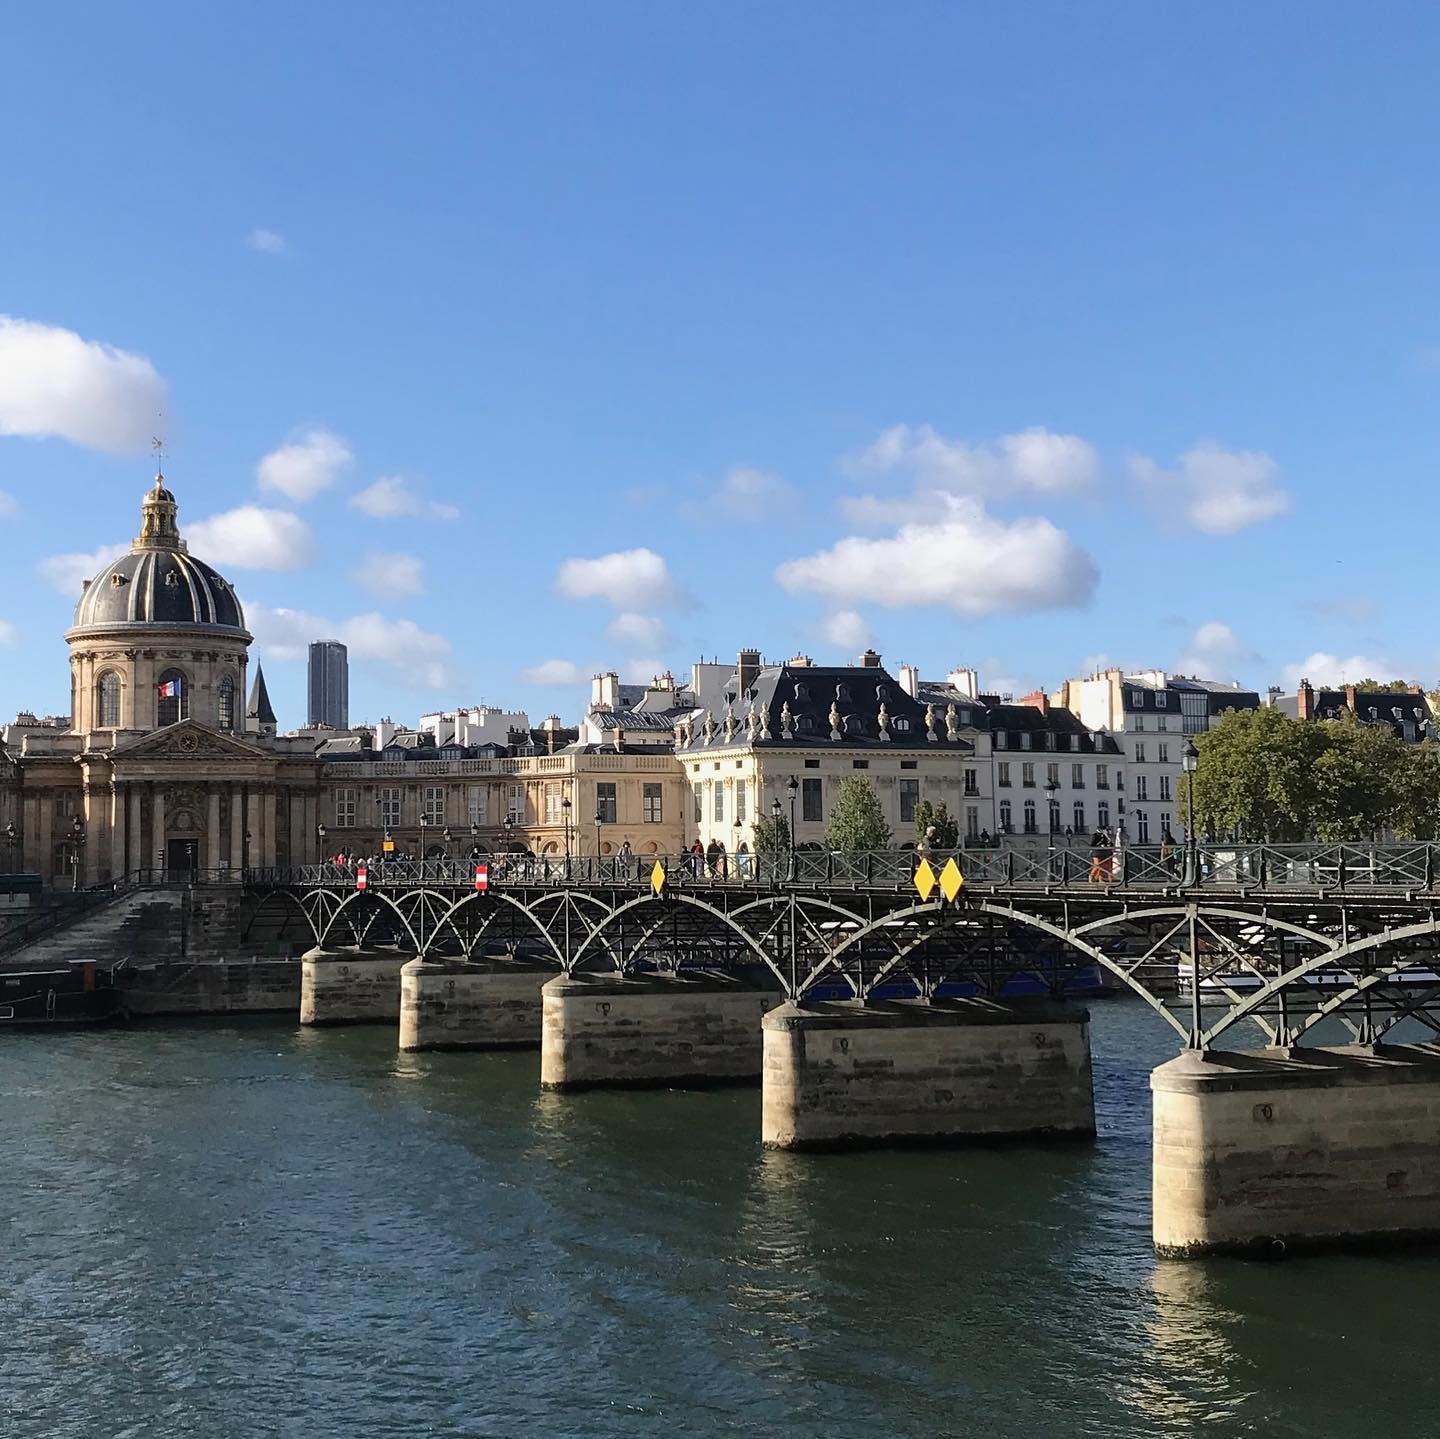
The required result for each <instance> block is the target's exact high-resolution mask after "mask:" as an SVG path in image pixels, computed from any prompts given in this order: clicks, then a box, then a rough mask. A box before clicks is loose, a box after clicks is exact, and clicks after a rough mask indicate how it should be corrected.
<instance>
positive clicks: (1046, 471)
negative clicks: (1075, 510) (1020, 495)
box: [849, 425, 1099, 497]
mask: <svg viewBox="0 0 1440 1439" xmlns="http://www.w3.org/2000/svg"><path fill="white" fill-rule="evenodd" d="M849 468H850V469H852V470H853V471H855V472H857V473H878V474H888V473H890V472H892V471H895V470H905V471H908V472H910V473H911V474H913V475H914V477H915V482H916V487H917V489H920V490H944V491H947V492H949V493H951V494H956V495H974V496H979V497H984V496H987V495H988V496H1001V497H1003V496H1007V495H1010V494H1013V493H1014V492H1016V491H1022V492H1028V493H1032V494H1042V495H1060V494H1072V493H1074V492H1075V491H1077V490H1084V489H1087V488H1088V487H1089V486H1090V485H1091V484H1093V483H1094V480H1095V476H1096V473H1097V472H1098V470H1099V462H1098V459H1097V457H1096V454H1095V449H1094V447H1093V446H1092V445H1090V444H1089V443H1087V442H1086V441H1085V440H1082V439H1081V438H1080V437H1079V436H1078V435H1057V434H1055V433H1054V432H1053V431H1052V430H1047V429H1044V428H1043V427H1041V426H1035V427H1033V428H1031V429H1028V430H1021V431H1019V432H1018V433H1016V434H1013V435H1001V436H1000V438H999V439H998V440H996V441H995V442H994V443H992V444H983V445H971V444H967V443H966V442H965V441H964V440H947V439H946V438H945V436H944V435H941V434H939V433H937V431H936V430H935V429H934V428H933V427H932V426H930V425H918V426H911V425H894V426H892V427H891V428H890V429H888V430H886V431H885V432H884V433H883V434H882V435H881V436H880V437H879V439H877V440H876V441H875V443H874V444H873V445H871V446H870V448H869V449H867V450H865V451H864V452H863V453H862V454H860V455H859V456H857V457H856V458H855V459H854V460H852V461H851V462H850V466H849Z"/></svg>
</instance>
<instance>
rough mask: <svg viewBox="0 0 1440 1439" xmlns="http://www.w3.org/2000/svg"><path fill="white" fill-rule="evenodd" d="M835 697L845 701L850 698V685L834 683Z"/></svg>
mask: <svg viewBox="0 0 1440 1439" xmlns="http://www.w3.org/2000/svg"><path fill="white" fill-rule="evenodd" d="M835 698H836V699H837V700H845V701H847V702H848V701H849V699H850V686H849V685H836V686H835Z"/></svg>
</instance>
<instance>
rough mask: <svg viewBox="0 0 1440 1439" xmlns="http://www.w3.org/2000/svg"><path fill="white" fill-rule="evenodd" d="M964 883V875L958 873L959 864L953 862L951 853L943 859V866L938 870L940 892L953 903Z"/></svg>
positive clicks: (953, 857)
mask: <svg viewBox="0 0 1440 1439" xmlns="http://www.w3.org/2000/svg"><path fill="white" fill-rule="evenodd" d="M964 883H965V876H964V875H963V874H961V873H960V866H959V865H958V864H956V863H955V856H954V855H953V854H952V855H951V856H950V858H949V859H947V860H946V861H945V868H944V869H942V870H941V871H940V893H941V894H943V895H944V896H945V898H946V899H948V900H949V901H950V903H951V904H954V903H955V896H956V895H957V894H959V893H960V890H961V888H962V887H963V885H964Z"/></svg>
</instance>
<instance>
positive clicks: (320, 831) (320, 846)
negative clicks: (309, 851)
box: [315, 824, 325, 864]
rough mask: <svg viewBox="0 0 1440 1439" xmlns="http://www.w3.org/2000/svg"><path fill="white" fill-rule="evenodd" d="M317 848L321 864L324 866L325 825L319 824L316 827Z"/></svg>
mask: <svg viewBox="0 0 1440 1439" xmlns="http://www.w3.org/2000/svg"><path fill="white" fill-rule="evenodd" d="M315 848H316V850H317V851H318V852H319V855H320V863H321V864H324V863H325V826H324V825H323V824H317V825H316V826H315Z"/></svg>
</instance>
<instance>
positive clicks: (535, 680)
mask: <svg viewBox="0 0 1440 1439" xmlns="http://www.w3.org/2000/svg"><path fill="white" fill-rule="evenodd" d="M520 678H521V679H522V680H524V681H525V683H526V684H531V685H578V684H584V683H585V681H586V680H588V679H589V678H590V676H589V675H588V674H586V672H585V671H584V670H582V669H581V668H580V666H579V665H577V664H574V663H572V662H571V661H570V660H542V661H541V662H540V663H539V664H538V665H531V666H530V668H529V669H528V670H521V671H520Z"/></svg>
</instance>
